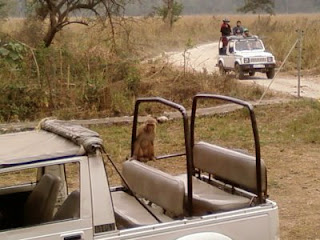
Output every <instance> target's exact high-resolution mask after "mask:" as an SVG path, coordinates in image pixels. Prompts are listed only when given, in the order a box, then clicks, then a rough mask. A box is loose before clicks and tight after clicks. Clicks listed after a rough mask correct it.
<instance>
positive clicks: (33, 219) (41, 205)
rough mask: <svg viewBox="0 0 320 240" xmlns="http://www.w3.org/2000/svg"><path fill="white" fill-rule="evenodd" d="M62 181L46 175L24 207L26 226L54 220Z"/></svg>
mask: <svg viewBox="0 0 320 240" xmlns="http://www.w3.org/2000/svg"><path fill="white" fill-rule="evenodd" d="M60 184H61V180H60V178H59V177H57V176H54V175H52V174H48V173H46V174H44V175H43V176H42V177H41V179H40V181H39V182H38V184H37V185H36V186H35V188H34V189H33V191H32V192H31V193H30V195H29V197H28V199H27V201H26V203H25V206H24V224H25V225H33V224H39V223H43V222H48V221H51V220H52V216H53V210H54V207H55V203H56V200H57V197H58V192H59V188H60Z"/></svg>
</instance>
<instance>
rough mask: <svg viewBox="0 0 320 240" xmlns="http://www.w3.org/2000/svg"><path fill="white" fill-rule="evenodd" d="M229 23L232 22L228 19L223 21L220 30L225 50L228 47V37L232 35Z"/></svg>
mask: <svg viewBox="0 0 320 240" xmlns="http://www.w3.org/2000/svg"><path fill="white" fill-rule="evenodd" d="M229 22H230V21H229V19H227V18H225V19H223V23H222V25H221V29H220V32H221V40H222V44H223V48H226V46H227V45H228V39H227V37H228V36H230V35H231V27H230V25H229Z"/></svg>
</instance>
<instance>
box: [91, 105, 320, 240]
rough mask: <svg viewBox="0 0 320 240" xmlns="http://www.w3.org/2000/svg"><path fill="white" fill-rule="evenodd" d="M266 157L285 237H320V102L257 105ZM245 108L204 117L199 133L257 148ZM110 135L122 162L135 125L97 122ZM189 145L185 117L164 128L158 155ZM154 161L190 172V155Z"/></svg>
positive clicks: (208, 138) (111, 147)
mask: <svg viewBox="0 0 320 240" xmlns="http://www.w3.org/2000/svg"><path fill="white" fill-rule="evenodd" d="M256 114H257V121H258V126H259V131H260V139H261V150H262V157H263V159H264V160H265V162H266V165H267V167H268V190H269V194H270V199H272V200H275V201H276V202H277V203H278V205H279V211H280V232H281V239H284V240H298V239H318V238H319V237H320V230H319V229H320V225H319V223H320V215H319V211H320V203H319V201H318V200H319V197H318V196H319V191H320V189H319V186H320V181H319V177H320V174H319V172H320V171H319V170H320V162H319V147H320V128H319V124H318V122H319V120H320V104H319V102H312V101H299V102H296V103H291V104H286V105H276V106H265V107H259V108H257V109H256ZM248 123H249V122H248V118H247V116H246V115H245V114H244V112H243V111H238V112H235V113H231V114H228V115H223V116H221V115H220V116H215V117H206V118H200V119H198V121H197V131H196V133H197V137H198V139H202V140H206V141H208V142H212V143H219V144H221V145H223V146H228V147H234V148H241V149H245V150H248V151H249V152H252V149H253V144H252V140H251V139H252V132H251V131H250V128H249V124H248ZM94 130H96V131H98V132H99V133H100V134H101V136H102V137H103V139H104V142H105V147H106V149H107V152H108V153H109V154H110V155H111V156H112V158H113V159H114V161H115V162H116V163H117V165H118V166H119V167H120V168H121V163H122V162H123V161H124V160H125V158H126V157H127V156H128V155H129V154H130V150H129V149H130V136H131V126H113V127H95V128H94ZM182 150H183V135H182V126H181V122H180V121H178V122H173V123H172V122H171V123H166V124H164V125H160V126H159V127H158V132H157V140H156V152H157V154H158V155H162V154H165V153H173V152H180V151H182ZM150 165H152V166H155V167H157V168H160V169H162V170H164V171H167V172H169V173H172V174H178V173H182V172H184V171H185V160H184V159H183V158H179V159H168V160H161V161H156V162H151V163H150ZM107 166H108V169H109V170H108V173H109V177H110V182H111V183H112V184H119V182H120V181H119V178H118V176H117V174H116V173H115V171H114V170H110V166H109V164H107Z"/></svg>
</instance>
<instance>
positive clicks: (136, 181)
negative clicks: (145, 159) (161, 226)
mask: <svg viewBox="0 0 320 240" xmlns="http://www.w3.org/2000/svg"><path fill="white" fill-rule="evenodd" d="M122 172H123V176H124V178H125V180H126V181H127V183H128V185H129V187H130V189H131V190H132V191H133V192H134V193H135V194H137V195H138V196H140V197H143V198H145V199H147V200H150V201H151V202H153V203H155V204H157V205H159V206H160V207H162V208H164V209H165V210H166V211H169V212H170V213H171V214H173V215H174V216H175V217H179V216H182V215H183V213H184V194H185V188H184V183H183V181H181V180H179V179H175V178H174V177H173V176H171V175H169V174H167V173H164V172H162V171H160V170H158V169H155V168H153V167H150V166H148V165H145V164H143V163H141V162H138V161H136V160H131V161H130V160H129V161H126V162H124V163H123V170H122Z"/></svg>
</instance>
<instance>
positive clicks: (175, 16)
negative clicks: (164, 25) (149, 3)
mask: <svg viewBox="0 0 320 240" xmlns="http://www.w3.org/2000/svg"><path fill="white" fill-rule="evenodd" d="M169 1H170V0H169ZM169 1H165V4H164V5H163V6H160V7H154V10H155V11H156V14H157V15H158V16H160V17H162V19H163V21H166V19H167V18H168V17H169V18H170V19H169V20H168V21H169V22H170V25H171V26H172V25H173V23H175V22H177V21H178V20H179V19H180V15H181V13H182V11H183V4H182V3H179V2H177V1H172V9H170V8H171V7H170V4H168V3H167V2H169ZM170 11H171V16H169V13H170Z"/></svg>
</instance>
